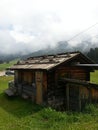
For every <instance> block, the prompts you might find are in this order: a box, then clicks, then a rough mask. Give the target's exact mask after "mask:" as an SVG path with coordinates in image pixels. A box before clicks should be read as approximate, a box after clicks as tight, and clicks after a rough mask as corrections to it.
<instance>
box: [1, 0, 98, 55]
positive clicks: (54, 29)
mask: <svg viewBox="0 0 98 130" xmlns="http://www.w3.org/2000/svg"><path fill="white" fill-rule="evenodd" d="M97 3H98V2H97V0H74V1H72V0H0V12H1V13H0V41H1V43H3V44H2V45H1V43H0V47H1V48H3V51H2V50H1V48H0V51H1V52H4V53H6V52H7V53H8V52H9V53H10V52H11V51H10V50H12V49H13V46H14V47H15V48H16V49H15V51H12V52H13V53H14V52H15V53H16V52H19V51H27V50H28V51H34V50H37V49H41V48H43V47H44V48H45V47H46V46H47V45H51V46H55V44H56V42H58V41H60V40H69V39H70V38H71V37H72V36H74V35H75V34H77V33H78V32H81V31H82V30H84V29H86V28H88V27H89V26H91V25H93V24H95V23H96V22H97V20H98V16H97V13H98V4H97ZM97 28H98V25H96V28H94V29H92V30H89V31H87V32H86V33H85V34H83V35H82V36H80V37H77V38H75V39H73V40H72V41H71V44H77V43H78V42H79V41H81V40H82V39H83V38H84V37H85V35H86V36H87V35H90V36H91V37H92V36H93V35H96V34H97V30H98V29H97ZM92 39H93V41H94V38H92ZM95 41H97V39H95Z"/></svg>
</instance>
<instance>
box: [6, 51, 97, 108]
mask: <svg viewBox="0 0 98 130" xmlns="http://www.w3.org/2000/svg"><path fill="white" fill-rule="evenodd" d="M10 69H11V70H14V71H15V76H14V82H9V88H8V89H7V90H5V93H6V94H8V95H9V96H11V95H20V96H22V97H23V98H26V99H28V98H30V99H31V100H32V101H33V102H35V103H37V104H42V105H49V106H51V107H53V108H56V109H59V110H62V109H63V110H81V109H82V108H83V107H84V106H85V104H87V103H97V102H98V85H97V84H93V83H90V72H94V69H95V64H94V63H93V61H91V60H90V59H89V58H88V57H86V56H85V55H83V54H82V53H80V52H71V53H62V54H56V55H45V56H39V57H30V58H28V59H26V60H23V61H19V62H18V63H17V64H15V65H14V66H12V67H11V68H10Z"/></svg>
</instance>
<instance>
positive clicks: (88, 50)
mask: <svg viewBox="0 0 98 130" xmlns="http://www.w3.org/2000/svg"><path fill="white" fill-rule="evenodd" d="M74 51H81V52H82V53H84V54H85V55H87V56H88V57H89V58H91V59H92V60H93V61H95V62H96V63H98V47H97V44H94V43H93V44H92V42H90V41H82V42H81V43H79V44H77V45H74V46H72V45H70V44H69V43H68V42H67V41H60V42H58V43H57V44H56V45H55V46H54V47H53V46H47V47H46V48H45V49H41V50H38V51H35V52H34V50H33V49H32V53H28V54H26V55H23V54H21V53H17V54H14V55H12V54H9V55H6V54H0V63H2V62H5V61H6V62H8V61H10V60H13V59H16V58H21V59H25V58H28V57H33V56H40V55H48V54H57V53H64V52H74Z"/></svg>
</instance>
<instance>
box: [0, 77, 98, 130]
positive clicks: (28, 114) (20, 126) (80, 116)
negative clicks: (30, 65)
mask: <svg viewBox="0 0 98 130" xmlns="http://www.w3.org/2000/svg"><path fill="white" fill-rule="evenodd" d="M10 80H13V77H11V76H7V77H6V76H3V77H0V130H54V129H55V130H88V129H90V130H97V129H98V106H97V105H96V106H94V105H92V104H91V105H88V106H86V108H85V111H84V112H82V113H72V112H57V111H56V110H53V109H51V108H46V107H43V106H39V105H36V104H34V103H32V102H31V101H28V100H23V99H22V98H19V97H11V98H9V97H7V96H6V95H5V94H4V90H5V89H6V88H8V81H10Z"/></svg>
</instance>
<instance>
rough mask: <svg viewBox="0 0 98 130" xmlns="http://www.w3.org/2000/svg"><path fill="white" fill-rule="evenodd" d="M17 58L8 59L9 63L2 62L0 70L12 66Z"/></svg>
mask: <svg viewBox="0 0 98 130" xmlns="http://www.w3.org/2000/svg"><path fill="white" fill-rule="evenodd" d="M17 61H18V60H17V59H16V60H13V61H10V62H9V63H3V64H0V71H3V70H5V69H6V68H8V67H10V66H12V65H13V64H15V63H16V62H17Z"/></svg>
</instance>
